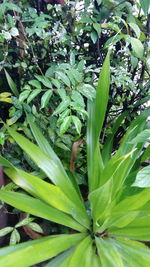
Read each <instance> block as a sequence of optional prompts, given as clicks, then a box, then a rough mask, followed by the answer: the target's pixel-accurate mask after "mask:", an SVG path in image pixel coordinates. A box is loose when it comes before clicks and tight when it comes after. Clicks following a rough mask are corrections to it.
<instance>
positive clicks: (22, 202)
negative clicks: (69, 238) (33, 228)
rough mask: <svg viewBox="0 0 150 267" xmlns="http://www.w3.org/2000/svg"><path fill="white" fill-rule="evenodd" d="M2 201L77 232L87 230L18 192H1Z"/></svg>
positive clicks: (67, 217) (69, 217)
mask: <svg viewBox="0 0 150 267" xmlns="http://www.w3.org/2000/svg"><path fill="white" fill-rule="evenodd" d="M0 200H2V201H4V202H6V203H7V204H9V205H11V206H13V207H15V208H17V209H20V210H22V211H25V212H27V213H30V214H32V215H35V216H38V217H41V218H44V219H46V220H50V221H53V222H55V223H58V224H62V225H65V226H68V227H70V228H73V229H75V230H77V231H84V230H85V228H84V227H83V226H81V225H80V224H79V223H78V222H76V221H75V220H74V219H73V218H72V217H71V216H69V215H67V214H65V213H63V212H61V211H59V210H56V209H55V208H53V207H50V206H49V205H48V204H46V203H44V202H43V201H41V200H39V199H36V198H33V197H30V196H28V195H25V194H22V193H16V192H10V191H6V190H0Z"/></svg>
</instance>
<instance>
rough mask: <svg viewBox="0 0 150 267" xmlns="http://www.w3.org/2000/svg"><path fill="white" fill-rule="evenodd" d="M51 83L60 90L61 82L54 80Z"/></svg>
mask: <svg viewBox="0 0 150 267" xmlns="http://www.w3.org/2000/svg"><path fill="white" fill-rule="evenodd" d="M51 82H52V83H53V84H54V86H55V87H56V88H58V89H59V88H60V82H59V81H58V80H56V79H53V78H52V79H51Z"/></svg>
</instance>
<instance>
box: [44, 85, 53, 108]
mask: <svg viewBox="0 0 150 267" xmlns="http://www.w3.org/2000/svg"><path fill="white" fill-rule="evenodd" d="M52 93H53V91H52V90H48V91H46V92H45V93H44V94H43V96H42V98H41V109H42V108H45V107H46V106H47V105H48V103H49V100H50V98H51V96H52Z"/></svg>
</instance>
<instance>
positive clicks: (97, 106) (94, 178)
mask: <svg viewBox="0 0 150 267" xmlns="http://www.w3.org/2000/svg"><path fill="white" fill-rule="evenodd" d="M109 86H110V55H109V52H108V54H107V56H106V59H105V61H104V64H103V66H102V69H101V72H100V77H99V81H98V87H97V91H96V99H95V100H94V101H93V103H92V102H89V103H88V114H89V118H88V126H87V165H88V183H89V189H90V191H93V190H94V189H96V188H98V186H99V182H100V181H99V180H100V173H101V172H102V170H103V167H104V165H103V160H102V157H101V153H100V147H99V137H100V133H101V129H102V126H103V122H104V118H105V113H106V109H107V103H108V97H109Z"/></svg>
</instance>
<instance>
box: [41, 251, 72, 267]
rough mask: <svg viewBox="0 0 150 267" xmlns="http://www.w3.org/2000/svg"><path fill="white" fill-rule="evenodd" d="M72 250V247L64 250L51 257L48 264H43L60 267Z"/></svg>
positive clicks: (48, 266)
mask: <svg viewBox="0 0 150 267" xmlns="http://www.w3.org/2000/svg"><path fill="white" fill-rule="evenodd" d="M73 251H74V247H73V248H71V249H69V250H66V251H65V252H63V253H61V254H59V255H58V256H57V257H55V258H54V259H52V260H51V261H50V262H49V263H48V264H46V265H45V267H58V266H59V267H61V266H62V263H63V262H64V261H65V260H66V259H67V258H68V257H70V255H71V254H72V252H73Z"/></svg>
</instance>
